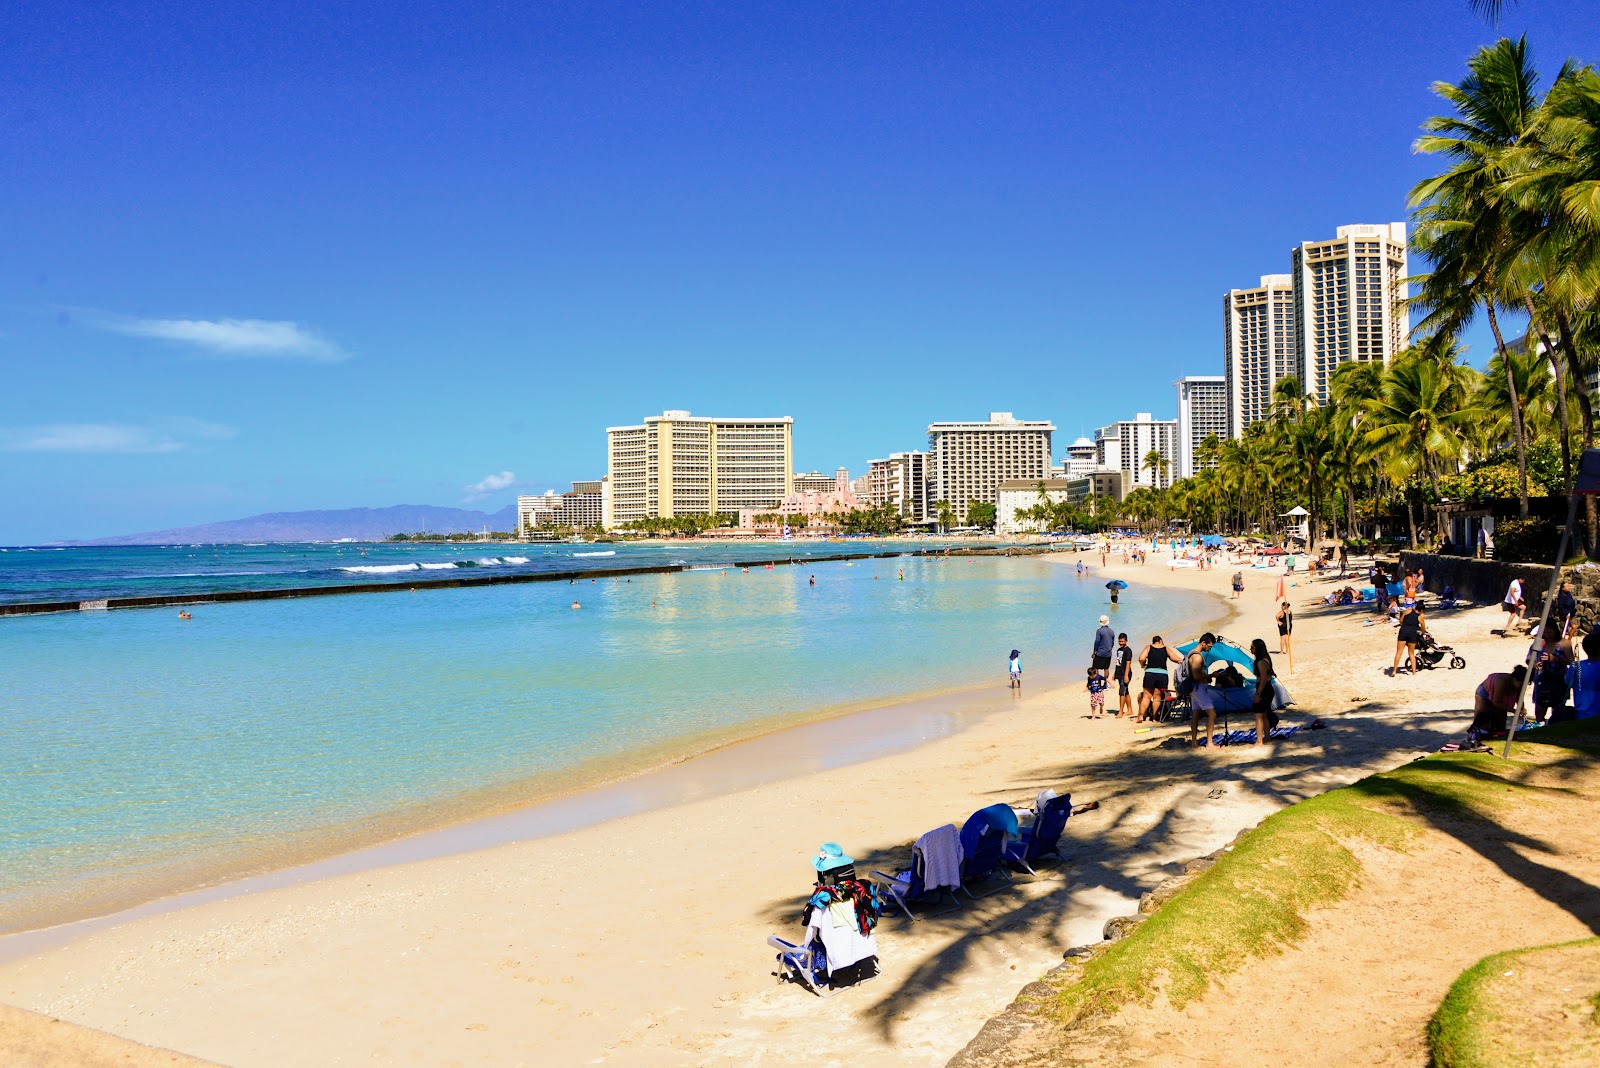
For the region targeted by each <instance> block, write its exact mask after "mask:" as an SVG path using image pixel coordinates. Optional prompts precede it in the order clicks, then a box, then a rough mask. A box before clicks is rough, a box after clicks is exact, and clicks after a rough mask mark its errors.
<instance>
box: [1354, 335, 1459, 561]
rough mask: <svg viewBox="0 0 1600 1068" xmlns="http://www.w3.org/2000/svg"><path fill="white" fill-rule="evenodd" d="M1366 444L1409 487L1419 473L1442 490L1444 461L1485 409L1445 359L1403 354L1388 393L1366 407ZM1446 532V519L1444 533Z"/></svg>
mask: <svg viewBox="0 0 1600 1068" xmlns="http://www.w3.org/2000/svg"><path fill="white" fill-rule="evenodd" d="M1366 409H1367V412H1366V414H1367V422H1366V424H1365V428H1366V433H1365V434H1364V436H1363V437H1364V441H1365V443H1366V444H1367V445H1368V446H1370V447H1371V448H1372V449H1373V450H1374V455H1375V457H1376V459H1377V461H1378V463H1379V464H1380V465H1381V466H1382V468H1383V469H1384V472H1385V474H1387V475H1388V476H1389V477H1390V478H1391V479H1393V481H1394V482H1395V483H1396V484H1398V485H1402V486H1404V485H1405V483H1407V482H1409V481H1411V480H1412V478H1413V477H1414V476H1416V475H1417V474H1418V473H1419V472H1420V474H1421V475H1422V476H1423V477H1424V478H1425V479H1426V480H1427V481H1428V483H1429V484H1430V485H1431V487H1432V488H1433V492H1434V498H1435V499H1436V500H1437V499H1438V495H1439V475H1440V473H1441V468H1442V465H1443V464H1446V463H1454V461H1456V460H1457V459H1459V458H1460V456H1461V454H1462V451H1463V449H1464V447H1465V444H1466V442H1465V431H1466V430H1467V429H1468V428H1469V427H1470V426H1471V424H1472V422H1473V421H1474V420H1476V419H1478V418H1480V417H1481V415H1482V411H1481V409H1479V408H1478V407H1476V405H1475V404H1474V403H1473V402H1472V398H1470V397H1463V396H1462V395H1461V393H1460V388H1459V386H1458V385H1457V384H1455V383H1454V382H1452V380H1451V376H1450V374H1449V373H1448V372H1447V371H1445V370H1444V369H1442V368H1441V366H1440V364H1439V363H1438V362H1437V361H1436V360H1434V359H1430V358H1428V357H1426V356H1424V355H1421V354H1418V353H1416V352H1414V351H1408V352H1405V353H1401V354H1400V355H1399V356H1397V357H1396V358H1395V360H1394V362H1393V363H1392V364H1391V365H1390V367H1389V371H1388V373H1387V374H1385V375H1384V383H1383V394H1382V395H1381V396H1380V397H1379V398H1377V399H1376V400H1372V401H1369V402H1368V403H1367V406H1366ZM1405 499H1406V520H1407V524H1408V525H1409V527H1410V531H1411V544H1412V545H1413V546H1415V545H1416V543H1417V524H1416V516H1415V513H1414V511H1413V509H1412V501H1411V493H1410V492H1409V491H1408V492H1406V494H1405ZM1443 533H1444V530H1443V523H1442V520H1441V522H1440V535H1441V536H1442V535H1443Z"/></svg>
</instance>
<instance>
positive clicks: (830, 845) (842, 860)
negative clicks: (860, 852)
mask: <svg viewBox="0 0 1600 1068" xmlns="http://www.w3.org/2000/svg"><path fill="white" fill-rule="evenodd" d="M854 863H855V861H854V860H853V859H851V858H850V857H848V856H846V855H845V852H844V849H843V848H842V847H841V846H840V845H839V843H838V842H823V843H822V845H821V846H820V847H819V848H818V849H817V855H816V857H815V858H813V859H812V861H811V866H812V867H813V868H816V869H817V870H818V871H832V870H833V869H834V868H843V867H845V866H846V865H851V864H854Z"/></svg>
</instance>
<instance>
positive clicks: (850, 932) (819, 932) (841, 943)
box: [805, 901, 878, 970]
mask: <svg viewBox="0 0 1600 1068" xmlns="http://www.w3.org/2000/svg"><path fill="white" fill-rule="evenodd" d="M842 904H843V905H844V907H845V909H847V910H848V912H849V914H850V917H851V920H852V922H850V923H848V924H846V925H845V926H843V927H835V926H834V925H833V923H832V922H831V921H830V919H829V912H830V910H829V909H812V910H811V919H810V922H809V923H808V924H807V929H806V938H805V944H806V945H810V944H811V941H812V940H813V939H821V940H822V947H823V949H824V951H825V952H826V953H827V960H828V968H829V970H835V969H838V968H845V967H849V966H850V965H852V964H855V963H857V962H858V961H862V960H865V959H866V958H868V957H876V956H877V955H878V943H877V940H876V939H875V938H874V937H873V936H872V935H864V934H862V933H861V930H860V928H859V926H858V925H857V924H856V923H855V922H853V921H854V919H855V913H856V906H855V903H854V902H850V901H846V902H842Z"/></svg>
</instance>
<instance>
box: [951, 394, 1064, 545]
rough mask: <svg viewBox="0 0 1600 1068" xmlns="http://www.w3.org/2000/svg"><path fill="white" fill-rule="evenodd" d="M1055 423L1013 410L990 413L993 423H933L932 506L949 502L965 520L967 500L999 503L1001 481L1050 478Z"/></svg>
mask: <svg viewBox="0 0 1600 1068" xmlns="http://www.w3.org/2000/svg"><path fill="white" fill-rule="evenodd" d="M1055 429H1056V428H1055V425H1054V424H1053V423H1047V422H1028V421H1026V420H1022V419H1018V418H1017V417H1016V416H1014V415H1012V414H1011V413H1010V412H990V413H989V421H988V422H987V423H933V424H931V425H930V426H929V427H928V461H927V463H928V507H929V509H930V511H934V512H935V514H937V508H938V502H940V501H949V502H950V506H951V507H952V508H953V509H955V514H956V521H957V522H959V523H965V522H966V519H967V502H968V501H982V502H985V503H988V504H994V503H996V502H997V501H998V500H999V499H1000V483H1002V482H1006V481H1009V480H1011V479H1018V478H1026V479H1033V480H1036V481H1042V480H1044V479H1047V478H1049V477H1050V435H1051V434H1052V433H1054V432H1055Z"/></svg>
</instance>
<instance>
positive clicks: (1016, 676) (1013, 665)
mask: <svg viewBox="0 0 1600 1068" xmlns="http://www.w3.org/2000/svg"><path fill="white" fill-rule="evenodd" d="M1007 667H1008V668H1009V669H1010V672H1011V688H1012V689H1013V690H1020V689H1022V651H1021V650H1019V649H1013V650H1011V661H1010V663H1009V664H1007Z"/></svg>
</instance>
